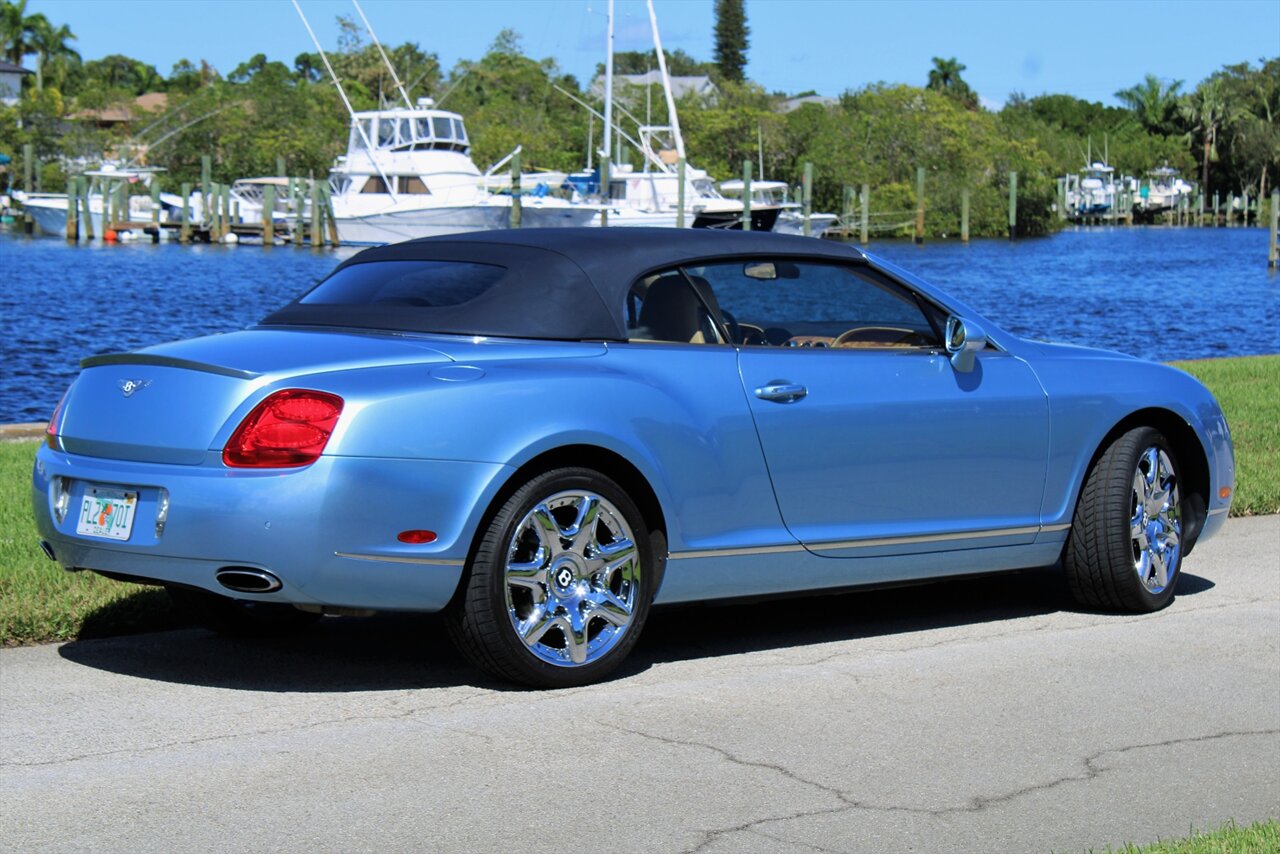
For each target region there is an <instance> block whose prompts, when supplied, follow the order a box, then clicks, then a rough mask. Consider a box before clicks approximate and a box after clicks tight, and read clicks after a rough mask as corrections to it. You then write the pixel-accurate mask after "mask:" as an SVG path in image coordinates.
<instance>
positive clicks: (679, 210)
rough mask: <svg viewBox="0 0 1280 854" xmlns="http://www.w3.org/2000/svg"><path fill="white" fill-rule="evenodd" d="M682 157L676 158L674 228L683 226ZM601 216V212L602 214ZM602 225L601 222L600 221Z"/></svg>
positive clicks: (683, 178)
mask: <svg viewBox="0 0 1280 854" xmlns="http://www.w3.org/2000/svg"><path fill="white" fill-rule="evenodd" d="M684 182H685V174H684V158H683V157H677V158H676V228H684ZM606 204H607V200H606ZM602 216H603V214H602ZM601 225H603V223H601Z"/></svg>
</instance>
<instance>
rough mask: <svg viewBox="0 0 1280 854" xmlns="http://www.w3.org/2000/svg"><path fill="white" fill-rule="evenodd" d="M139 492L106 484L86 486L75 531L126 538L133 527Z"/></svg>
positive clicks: (106, 536) (87, 535)
mask: <svg viewBox="0 0 1280 854" xmlns="http://www.w3.org/2000/svg"><path fill="white" fill-rule="evenodd" d="M137 509H138V493H136V492H127V491H125V490H123V489H112V488H111V487H107V486H86V487H85V490H84V501H83V502H82V503H81V505H80V521H78V522H77V523H76V533H77V534H82V535H84V536H86V537H105V538H107V539H109V540H127V539H129V533H130V532H131V531H132V530H133V514H134V512H135V511H136V510H137Z"/></svg>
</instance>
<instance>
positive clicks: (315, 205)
mask: <svg viewBox="0 0 1280 854" xmlns="http://www.w3.org/2000/svg"><path fill="white" fill-rule="evenodd" d="M319 186H320V185H319V184H317V183H316V181H315V179H314V178H312V179H311V248H312V249H319V248H320V247H321V246H323V245H324V233H323V232H322V231H321V230H320V217H321V216H322V211H323V210H324V208H322V207H321V206H320V193H319Z"/></svg>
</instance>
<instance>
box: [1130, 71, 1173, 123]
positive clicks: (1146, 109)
mask: <svg viewBox="0 0 1280 854" xmlns="http://www.w3.org/2000/svg"><path fill="white" fill-rule="evenodd" d="M1181 88H1182V81H1181V80H1170V81H1169V82H1168V83H1165V82H1164V81H1163V80H1161V79H1160V78H1159V77H1156V76H1155V75H1154V74H1148V75H1147V76H1146V77H1145V78H1144V79H1143V81H1142V82H1141V83H1139V84H1138V85H1136V86H1130V87H1129V88H1128V89H1121V90H1120V91H1119V92H1116V98H1117V99H1118V100H1119V101H1120V102H1121V103H1122V104H1124V105H1125V106H1126V107H1128V108H1129V109H1130V110H1132V111H1133V112H1134V113H1136V114H1137V116H1138V121H1140V122H1141V123H1142V126H1143V127H1144V128H1146V129H1147V130H1149V131H1157V132H1163V131H1164V130H1165V128H1166V126H1167V124H1168V121H1169V119H1170V117H1171V116H1172V115H1173V113H1174V111H1175V110H1176V108H1177V106H1178V90H1179V89H1181Z"/></svg>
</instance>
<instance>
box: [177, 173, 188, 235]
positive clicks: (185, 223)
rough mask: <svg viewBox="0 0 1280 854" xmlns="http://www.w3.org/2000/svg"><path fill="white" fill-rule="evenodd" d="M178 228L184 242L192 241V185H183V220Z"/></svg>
mask: <svg viewBox="0 0 1280 854" xmlns="http://www.w3.org/2000/svg"><path fill="white" fill-rule="evenodd" d="M178 228H179V229H180V231H179V232H178V239H179V240H181V241H182V242H183V243H190V242H191V185H190V184H187V183H185V182H184V183H183V185H182V222H181V223H180V224H179V226H178Z"/></svg>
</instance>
